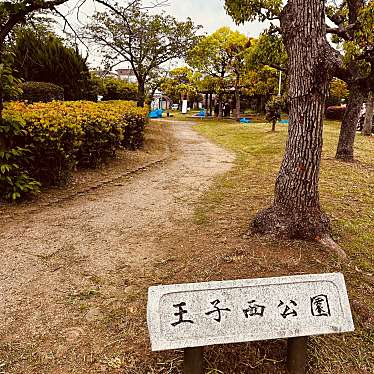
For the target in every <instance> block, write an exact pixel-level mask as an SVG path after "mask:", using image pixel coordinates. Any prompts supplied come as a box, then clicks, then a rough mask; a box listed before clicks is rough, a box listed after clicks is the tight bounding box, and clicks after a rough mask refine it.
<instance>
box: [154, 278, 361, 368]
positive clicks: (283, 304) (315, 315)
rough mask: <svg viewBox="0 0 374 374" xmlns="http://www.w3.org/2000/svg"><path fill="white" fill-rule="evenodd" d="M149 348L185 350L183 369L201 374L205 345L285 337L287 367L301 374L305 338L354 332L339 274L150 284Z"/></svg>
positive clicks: (342, 282)
mask: <svg viewBox="0 0 374 374" xmlns="http://www.w3.org/2000/svg"><path fill="white" fill-rule="evenodd" d="M147 320H148V329H149V333H150V338H151V346H152V350H153V351H162V350H169V349H181V348H183V349H184V350H185V351H184V352H185V358H184V365H185V369H184V370H185V373H188V374H200V373H202V365H203V354H202V348H201V347H203V346H208V345H215V344H228V343H240V342H250V341H256V340H268V339H277V338H289V340H288V358H287V366H288V368H289V371H290V372H292V373H304V372H305V352H306V349H305V347H306V337H307V336H311V335H320V334H330V333H341V332H348V331H353V330H354V326H353V321H352V315H351V310H350V306H349V301H348V295H347V290H346V287H345V282H344V277H343V275H342V274H340V273H335V274H314V275H297V276H290V277H279V278H262V279H248V280H236V281H223V282H207V283H191V284H178V285H169V286H157V287H150V288H149V292H148V318H147Z"/></svg>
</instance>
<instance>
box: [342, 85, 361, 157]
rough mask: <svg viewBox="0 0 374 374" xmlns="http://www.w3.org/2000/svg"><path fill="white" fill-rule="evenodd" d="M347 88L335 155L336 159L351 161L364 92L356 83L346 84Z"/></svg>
mask: <svg viewBox="0 0 374 374" xmlns="http://www.w3.org/2000/svg"><path fill="white" fill-rule="evenodd" d="M348 90H349V97H348V104H347V110H346V112H345V114H344V117H343V121H342V125H341V128H340V135H339V143H338V148H337V151H336V156H335V157H336V158H337V159H338V160H342V161H346V162H352V161H353V160H354V155H353V146H354V143H355V137H356V131H357V123H358V120H359V116H360V112H361V109H362V105H363V103H364V93H363V91H362V89H361V88H360V87H359V86H358V85H356V84H353V83H350V84H348Z"/></svg>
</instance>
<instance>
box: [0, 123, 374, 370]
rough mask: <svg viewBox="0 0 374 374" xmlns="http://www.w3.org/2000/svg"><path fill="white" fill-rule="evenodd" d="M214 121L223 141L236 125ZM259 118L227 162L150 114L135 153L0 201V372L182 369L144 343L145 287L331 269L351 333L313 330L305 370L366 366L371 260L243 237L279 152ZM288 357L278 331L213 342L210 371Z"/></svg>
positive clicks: (277, 365) (273, 366) (262, 366)
mask: <svg viewBox="0 0 374 374" xmlns="http://www.w3.org/2000/svg"><path fill="white" fill-rule="evenodd" d="M197 126H200V125H197ZM217 126H218V125H217ZM219 126H220V128H219V131H214V133H215V134H216V138H218V139H222V140H223V139H226V137H227V133H228V132H229V131H231V132H234V133H235V134H237V133H238V132H239V133H240V131H244V130H240V129H238V128H236V127H235V126H237V125H234V124H231V125H230V124H220V125H219ZM261 126H262V125H259V126H258V128H257V127H256V126H255V127H254V128H253V129H252V130H251V131H250V132H248V134H249V136H250V137H248V138H243V139H244V140H243V141H244V142H245V144H246V147H247V148H246V147H241V148H240V149H243V151H242V152H244V153H243V155H241V154H240V153H239V155H238V156H237V157H238V158H237V159H236V160H234V158H233V156H232V155H231V154H230V153H228V152H227V151H225V150H223V149H221V148H218V147H217V146H215V145H213V144H212V143H210V142H209V141H207V140H206V138H204V137H202V136H200V135H198V134H197V133H195V132H194V130H192V129H191V124H189V123H184V124H183V123H180V122H179V123H174V124H172V125H170V124H167V123H166V122H163V123H162V124H157V123H152V124H151V125H150V126H149V128H148V134H147V142H146V147H145V149H144V151H142V152H135V153H129V154H121V155H120V157H119V159H118V160H116V161H115V162H113V163H110V164H109V165H107V166H106V167H103V168H102V169H100V170H95V171H89V172H83V173H82V172H81V173H78V174H77V175H76V176H75V178H74V180H73V184H72V185H71V186H70V187H69V188H68V189H67V190H64V189H57V190H53V191H47V192H46V193H44V194H43V196H42V197H41V198H38V199H37V200H36V201H34V202H31V203H27V204H23V205H21V206H17V207H4V208H3V209H1V208H0V214H1V217H2V218H4V217H5V219H4V220H3V222H2V227H1V228H0V248H1V256H2V257H1V260H2V267H1V268H0V334H1V337H2V340H1V343H0V373H1V372H4V373H100V372H105V373H125V374H145V373H165V374H166V373H170V374H174V373H181V372H182V366H181V363H182V356H183V354H182V352H181V351H170V352H164V353H155V354H152V353H151V352H150V347H149V338H148V332H147V327H146V299H147V288H148V287H149V286H151V285H155V284H171V283H181V282H199V281H208V280H223V279H239V278H255V277H268V276H280V275H288V274H305V273H320V272H336V271H341V272H343V273H344V275H345V277H346V280H347V286H348V293H349V296H350V301H351V305H352V310H353V315H354V321H355V325H356V332H355V333H352V334H338V335H331V336H325V337H315V338H311V339H310V342H309V348H308V373H313V374H317V373H318V374H320V373H323V374H341V373H343V374H354V373H357V374H369V373H373V372H374V351H373V346H374V333H373V331H374V318H373V314H372V313H371V312H370V310H369V309H368V307H367V306H366V304H368V305H370V302H371V300H373V296H374V295H373V294H374V278H373V272H372V271H370V272H369V271H368V270H369V269H370V266H371V262H370V261H371V260H370V258H369V257H368V256H366V255H365V256H364V257H363V259H365V258H366V257H367V262H368V264H369V265H368V266H367V268H366V270H365V271H361V270H360V269H359V268H357V267H356V263H355V257H354V256H355V253H354V252H352V253H350V255H351V257H353V260H350V262H349V263H348V264H342V263H340V262H339V261H338V260H337V259H336V258H335V257H334V255H332V254H330V253H328V252H327V251H326V250H325V249H324V248H322V247H320V246H319V245H317V244H314V243H305V242H297V241H292V242H287V241H275V240H272V239H269V238H263V237H257V236H252V237H248V236H246V235H245V233H246V232H247V229H248V222H249V220H250V218H251V216H253V215H254V214H255V212H256V211H257V210H258V209H259V207H260V206H266V205H267V204H269V202H270V200H271V197H272V194H273V183H274V178H275V174H274V173H275V172H276V169H277V168H278V164H279V161H280V160H278V159H277V157H281V156H279V155H278V156H274V150H276V149H277V147H279V146H280V145H279V144H278V140H277V141H276V142H275V143H274V144H275V146H273V145H272V144H273V143H272V142H271V139H272V138H271V137H274V139H278V137H279V134H271V133H267V132H265V131H264V128H263V127H261ZM202 129H203V127H200V131H202ZM230 129H231V130H230ZM246 134H247V133H246ZM258 134H262V135H261V137H260V138H258V136H259V135H258ZM235 136H236V135H235ZM269 138H270V139H269ZM240 139H241V138H240ZM259 139H261V141H259ZM215 140H217V139H215ZM218 143H220V142H218ZM268 143H269V144H270V145H269V144H268ZM253 147H259V148H260V150H259V151H258V152H254V148H253ZM267 147H269V149H268V148H267ZM279 154H280V153H279ZM165 157H167V160H165V161H164V162H159V163H156V164H155V165H154V166H150V167H147V168H146V170H140V171H139V172H137V173H134V174H126V173H128V171H129V170H132V169H134V168H135V169H136V168H138V167H139V166H143V165H145V164H148V163H149V162H154V161H157V160H162V159H164V158H165ZM268 158H270V159H271V160H273V158H274V160H273V161H272V163H274V165H273V168H272V169H271V170H270V171H269V170H268V169H267V168H264V167H265V166H266V164H267V162H268ZM247 159H248V160H247ZM243 160H244V161H243ZM246 160H247V161H246ZM338 166H339V165H337V164H336V165H335V164H333V165H332V166H331V167H330V169H331V170H336V173H338V174H339V173H341V172H340V171H339V170H340V169H339V167H338ZM356 167H358V166H356V165H353V166H352V168H356ZM340 168H341V169H342V170H344V172H346V168H347V166H345V165H344V166H341V167H340ZM273 169H274V170H273ZM330 169H329V170H330ZM226 171H227V172H226ZM335 179H338V177H336V178H335ZM370 180H371V179H370ZM333 182H334V181H333ZM355 183H357V182H356V181H355ZM331 188H332V189H333V190H334V191H335V190H337V191H340V190H341V188H340V189H337V188H336V185H335V182H334V183H333V185H332V187H331ZM79 192H81V193H79ZM370 196H371V195H370ZM344 199H345V200H347V199H346V198H345V197H344ZM347 209H350V207H349V206H348V208H347ZM342 215H344V217H345V216H346V215H347V213H345V212H342ZM4 221H5V222H4ZM368 240H369V239H368ZM370 243H371V242H368V245H369V246H370V245H371V244H370ZM356 256H357V255H356ZM285 355H286V341H285V340H282V339H280V340H275V341H267V342H256V343H250V344H234V345H225V346H215V347H209V348H207V349H206V355H205V366H206V374H208V373H209V374H244V373H249V374H260V373H261V374H267V373H274V374H281V373H284V372H285V371H284V359H285Z"/></svg>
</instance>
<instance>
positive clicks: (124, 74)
mask: <svg viewBox="0 0 374 374" xmlns="http://www.w3.org/2000/svg"><path fill="white" fill-rule="evenodd" d="M116 72H117V74H118V76H119V78H120V79H121V80H123V81H126V82H129V83H138V80H137V79H136V76H135V74H134V70H132V69H117V70H116Z"/></svg>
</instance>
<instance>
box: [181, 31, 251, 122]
mask: <svg viewBox="0 0 374 374" xmlns="http://www.w3.org/2000/svg"><path fill="white" fill-rule="evenodd" d="M247 47H249V44H248V38H247V37H246V36H245V35H243V34H241V33H239V32H238V31H232V30H230V28H228V27H221V28H220V29H218V30H217V31H215V32H214V33H213V34H211V35H208V36H206V37H204V38H202V39H201V40H200V41H199V43H198V44H197V45H196V46H195V47H194V48H192V49H191V50H190V52H189V55H188V58H187V62H188V64H189V65H191V66H192V67H194V68H196V69H197V70H198V71H200V72H201V73H202V74H204V75H209V76H210V77H212V78H215V79H216V81H217V82H219V87H218V90H217V93H218V105H219V112H218V118H222V100H223V95H224V91H225V88H226V86H227V84H228V83H230V82H228V78H229V77H230V76H231V75H232V74H233V73H234V76H235V79H234V81H235V87H236V88H237V90H236V92H237V93H238V89H239V84H240V83H239V82H240V76H241V74H242V70H243V63H244V54H245V51H246V48H247Z"/></svg>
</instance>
